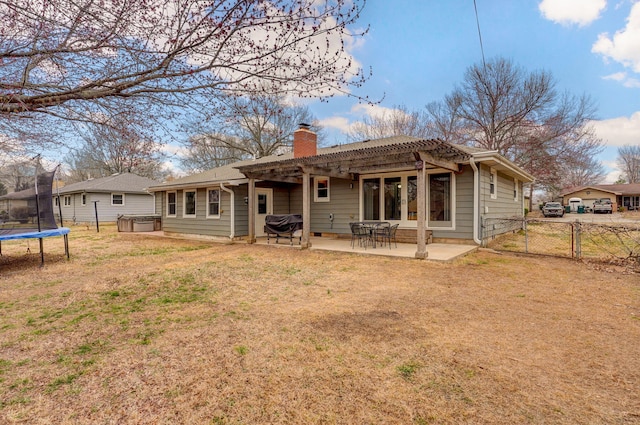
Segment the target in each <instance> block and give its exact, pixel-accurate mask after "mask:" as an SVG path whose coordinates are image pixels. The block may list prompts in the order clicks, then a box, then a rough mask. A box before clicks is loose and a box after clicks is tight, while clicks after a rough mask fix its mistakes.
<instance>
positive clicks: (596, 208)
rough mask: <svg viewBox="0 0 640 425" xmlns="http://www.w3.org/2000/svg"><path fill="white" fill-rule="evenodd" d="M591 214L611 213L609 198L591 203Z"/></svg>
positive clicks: (611, 207) (611, 206) (611, 205)
mask: <svg viewBox="0 0 640 425" xmlns="http://www.w3.org/2000/svg"><path fill="white" fill-rule="evenodd" d="M593 213H594V214H595V213H604V214H612V213H613V204H612V203H611V199H609V198H600V199H596V200H595V201H593Z"/></svg>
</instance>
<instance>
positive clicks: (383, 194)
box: [149, 126, 533, 258]
mask: <svg viewBox="0 0 640 425" xmlns="http://www.w3.org/2000/svg"><path fill="white" fill-rule="evenodd" d="M531 181H533V177H532V176H531V175H530V174H528V173H526V172H525V171H523V170H522V169H520V168H518V167H517V166H515V165H514V164H513V163H511V162H510V161H508V160H506V159H505V158H503V157H502V156H500V155H498V154H497V153H496V152H495V151H487V150H481V149H473V148H468V147H462V146H456V145H452V144H450V143H446V142H442V141H438V140H425V139H419V138H415V137H408V136H397V137H390V138H385V139H379V140H367V141H363V142H358V143H351V144H345V145H338V146H333V147H329V148H317V147H316V135H315V134H314V133H313V132H311V131H309V130H308V129H307V128H306V127H304V126H303V127H301V128H300V129H298V130H296V132H295V133H294V141H293V152H290V153H286V154H280V155H273V156H268V157H263V158H259V159H256V160H249V161H242V162H237V163H234V164H231V165H226V166H223V167H219V168H214V169H211V170H208V171H205V172H202V173H199V174H195V175H192V176H188V177H184V178H181V179H177V180H173V181H171V182H167V183H163V184H159V185H156V186H151V187H149V191H151V192H153V193H156V194H157V196H156V211H158V212H162V221H163V230H164V232H165V233H166V234H176V235H197V236H203V237H212V238H223V239H226V240H229V239H230V240H234V239H246V240H248V241H249V242H253V241H255V237H259V236H263V235H264V220H265V216H266V215H268V214H302V216H303V235H302V245H303V247H308V246H309V245H310V240H309V238H310V236H312V235H313V236H345V237H350V234H351V230H350V226H349V223H350V222H354V221H366V220H382V221H388V222H390V223H392V224H396V223H397V224H399V229H400V230H399V231H400V232H402V234H403V237H405V238H412V240H413V241H414V242H415V243H417V244H418V251H417V252H416V257H419V258H420V257H421V256H422V255H423V253H424V248H425V244H426V238H427V236H426V234H428V233H431V235H432V237H433V239H434V240H435V241H438V240H440V241H459V242H465V243H476V244H480V243H481V234H482V230H481V223H482V219H483V218H497V217H514V216H517V217H522V216H523V212H524V196H523V190H522V188H523V183H528V182H531ZM421 206H422V208H421ZM420 235H424V236H423V237H420Z"/></svg>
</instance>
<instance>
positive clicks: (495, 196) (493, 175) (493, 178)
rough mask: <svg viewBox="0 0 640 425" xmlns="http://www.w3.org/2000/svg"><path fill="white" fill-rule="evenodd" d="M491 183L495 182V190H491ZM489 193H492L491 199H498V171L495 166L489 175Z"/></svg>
mask: <svg viewBox="0 0 640 425" xmlns="http://www.w3.org/2000/svg"><path fill="white" fill-rule="evenodd" d="M491 183H493V192H491ZM489 193H490V194H491V199H498V171H497V170H496V169H495V168H492V169H491V174H490V175H489Z"/></svg>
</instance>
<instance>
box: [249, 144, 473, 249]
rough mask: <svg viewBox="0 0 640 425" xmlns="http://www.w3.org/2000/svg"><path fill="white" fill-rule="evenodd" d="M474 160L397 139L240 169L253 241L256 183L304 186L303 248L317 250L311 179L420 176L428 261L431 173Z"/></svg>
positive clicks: (452, 149)
mask: <svg viewBox="0 0 640 425" xmlns="http://www.w3.org/2000/svg"><path fill="white" fill-rule="evenodd" d="M469 158H470V155H469V154H468V153H467V152H465V151H463V150H461V149H460V148H458V147H456V146H454V145H452V144H450V143H447V142H443V141H441V140H434V139H418V138H414V137H407V136H397V137H392V138H388V139H380V140H376V141H365V142H360V143H354V144H349V145H341V146H334V147H332V148H329V149H327V150H326V152H324V153H321V154H318V155H313V156H304V157H298V158H289V159H283V160H280V161H272V162H262V163H256V164H251V165H244V166H240V167H237V168H238V170H240V172H241V173H243V174H244V175H245V176H246V177H247V178H248V179H249V182H248V186H249V196H248V198H249V205H248V207H249V211H248V213H249V241H250V242H251V243H253V242H255V234H256V233H255V215H254V213H255V207H256V206H255V183H256V180H262V181H275V182H287V183H296V184H302V219H303V229H302V241H301V245H302V247H303V248H308V247H310V246H311V242H310V234H311V220H310V217H311V210H310V209H311V202H310V200H311V193H310V190H311V189H310V179H311V176H328V177H335V178H340V179H350V180H357V179H358V176H359V175H360V174H368V173H384V172H392V171H407V170H416V171H417V173H418V177H417V189H418V194H417V202H418V211H417V232H418V233H417V243H418V248H417V251H416V258H426V257H427V249H426V245H427V244H426V238H425V230H426V218H427V211H426V208H427V206H426V189H427V188H426V170H427V169H428V168H443V169H446V170H450V171H454V172H459V171H461V169H460V166H461V163H464V162H465V161H468V160H469Z"/></svg>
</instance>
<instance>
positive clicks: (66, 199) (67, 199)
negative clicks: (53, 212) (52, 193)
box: [62, 195, 71, 207]
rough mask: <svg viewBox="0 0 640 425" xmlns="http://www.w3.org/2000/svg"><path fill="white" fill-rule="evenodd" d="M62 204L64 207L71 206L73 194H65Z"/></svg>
mask: <svg viewBox="0 0 640 425" xmlns="http://www.w3.org/2000/svg"><path fill="white" fill-rule="evenodd" d="M67 201H68V202H67ZM62 206H63V207H70V206H71V195H63V196H62Z"/></svg>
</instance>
